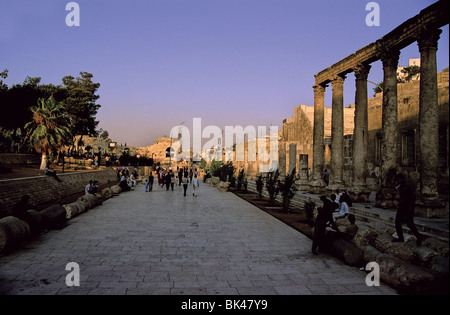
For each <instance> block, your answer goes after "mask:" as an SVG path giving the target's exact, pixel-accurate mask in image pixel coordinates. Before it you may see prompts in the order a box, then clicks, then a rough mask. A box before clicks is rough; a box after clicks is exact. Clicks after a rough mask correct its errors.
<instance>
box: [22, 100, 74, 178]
mask: <svg viewBox="0 0 450 315" xmlns="http://www.w3.org/2000/svg"><path fill="white" fill-rule="evenodd" d="M31 112H32V114H33V120H32V121H30V122H28V123H27V124H26V125H25V130H26V132H27V139H28V141H29V142H30V144H31V145H32V146H33V147H34V148H35V149H36V151H38V152H40V153H41V154H42V159H41V166H40V169H41V170H43V169H45V167H46V166H47V155H48V153H49V152H50V151H51V150H57V149H58V148H60V147H61V146H62V145H64V144H66V143H67V141H68V139H70V137H71V134H70V130H69V128H68V127H67V126H68V124H69V122H70V121H69V118H68V117H67V115H66V114H65V108H64V104H63V103H62V102H56V100H55V99H54V98H53V97H50V98H47V99H44V98H40V99H39V100H38V102H37V105H36V106H33V107H31Z"/></svg>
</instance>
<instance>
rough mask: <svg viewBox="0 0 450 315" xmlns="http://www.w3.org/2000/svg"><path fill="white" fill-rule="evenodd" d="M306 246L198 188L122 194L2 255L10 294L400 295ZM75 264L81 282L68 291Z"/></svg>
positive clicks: (234, 200)
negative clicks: (369, 283) (195, 190)
mask: <svg viewBox="0 0 450 315" xmlns="http://www.w3.org/2000/svg"><path fill="white" fill-rule="evenodd" d="M310 249H311V240H310V239H308V238H307V237H306V236H304V235H303V234H301V233H300V232H298V231H296V230H294V229H292V228H291V227H289V226H287V225H286V224H284V223H282V222H280V221H279V220H277V219H275V218H273V217H272V216H270V215H268V214H266V213H265V212H263V211H261V210H259V209H258V208H256V207H254V206H253V205H251V204H249V203H247V202H246V201H244V200H242V199H240V198H239V197H237V196H235V195H234V194H232V193H230V192H227V193H223V192H220V191H219V190H218V189H217V188H212V187H210V186H209V185H205V184H203V185H201V186H200V192H199V194H198V197H193V196H192V190H191V187H189V189H188V195H187V196H186V197H183V194H182V188H181V187H178V186H175V191H166V190H165V188H164V189H163V188H160V187H158V185H156V184H155V186H154V191H152V192H148V193H146V192H145V189H144V186H143V185H142V184H139V185H138V186H137V187H136V190H135V191H131V192H126V193H121V194H120V195H119V196H116V197H114V198H112V199H109V200H107V201H105V202H104V203H103V205H101V206H98V207H96V208H94V209H91V210H89V211H88V212H86V213H83V214H81V215H79V216H78V217H75V218H74V219H72V220H70V221H68V225H67V226H66V227H65V228H63V229H61V230H56V231H49V232H47V233H45V234H42V235H40V236H39V237H38V238H36V239H34V240H32V241H30V242H28V243H27V244H25V245H24V246H22V248H20V249H17V250H15V251H14V252H12V253H10V254H8V255H4V256H3V257H0V294H8V295H33V294H39V295H41V294H42V295H55V294H58V295H69V294H80V295H101V294H112V295H148V294H149V295H310V294H325V295H329V294H348V295H350V294H351V295H353V294H365V295H379V294H389V295H390V294H396V291H395V290H394V289H392V288H390V287H388V286H386V285H385V284H383V283H381V286H378V287H375V286H372V287H369V286H367V285H366V283H365V278H366V273H365V272H364V271H360V270H359V268H355V267H350V266H347V265H345V264H344V263H342V262H340V261H339V260H337V259H336V258H334V257H331V256H328V255H324V254H320V255H318V256H314V255H312V254H311V253H310ZM69 262H75V263H77V264H78V265H79V269H80V272H79V275H80V285H79V286H70V287H69V286H67V285H66V276H68V275H69V276H68V278H69V279H70V280H73V279H74V278H73V277H72V274H73V272H74V269H70V268H68V270H66V265H67V264H68V263H69Z"/></svg>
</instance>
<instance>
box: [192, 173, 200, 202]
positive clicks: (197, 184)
mask: <svg viewBox="0 0 450 315" xmlns="http://www.w3.org/2000/svg"><path fill="white" fill-rule="evenodd" d="M199 187H200V181H199V180H198V178H197V174H194V178H193V179H192V188H193V190H194V191H193V193H192V196H194V197H197V191H198V188H199Z"/></svg>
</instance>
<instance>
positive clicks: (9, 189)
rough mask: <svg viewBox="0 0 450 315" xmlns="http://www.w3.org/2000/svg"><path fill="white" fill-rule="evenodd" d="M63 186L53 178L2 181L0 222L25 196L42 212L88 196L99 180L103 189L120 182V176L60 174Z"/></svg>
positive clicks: (104, 172) (102, 172)
mask: <svg viewBox="0 0 450 315" xmlns="http://www.w3.org/2000/svg"><path fill="white" fill-rule="evenodd" d="M57 175H58V177H59V178H60V179H61V182H58V181H57V180H56V179H55V178H53V177H51V176H45V175H43V176H34V177H27V178H17V179H8V180H0V218H1V217H4V216H8V215H10V214H11V213H10V211H11V210H12V208H13V206H14V205H15V204H16V203H17V202H18V201H20V199H21V198H22V196H24V195H29V196H30V201H29V204H30V206H31V208H33V209H37V210H42V207H44V206H45V205H50V204H53V203H59V202H60V200H61V199H62V198H64V197H66V196H71V195H75V194H79V193H83V192H84V188H85V187H86V185H87V184H88V183H89V180H97V181H98V184H99V186H105V185H109V184H110V183H113V182H116V181H117V175H116V172H115V171H114V170H113V169H111V168H107V169H103V170H97V171H84V172H72V173H58V174H57Z"/></svg>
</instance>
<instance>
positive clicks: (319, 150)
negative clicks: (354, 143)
mask: <svg viewBox="0 0 450 315" xmlns="http://www.w3.org/2000/svg"><path fill="white" fill-rule="evenodd" d="M313 89H314V133H313V181H312V182H311V191H312V192H313V193H320V192H321V191H322V189H323V187H324V186H325V183H324V181H323V179H322V174H323V164H324V139H323V136H324V119H325V116H324V107H325V86H323V85H320V84H319V85H314V86H313Z"/></svg>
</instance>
